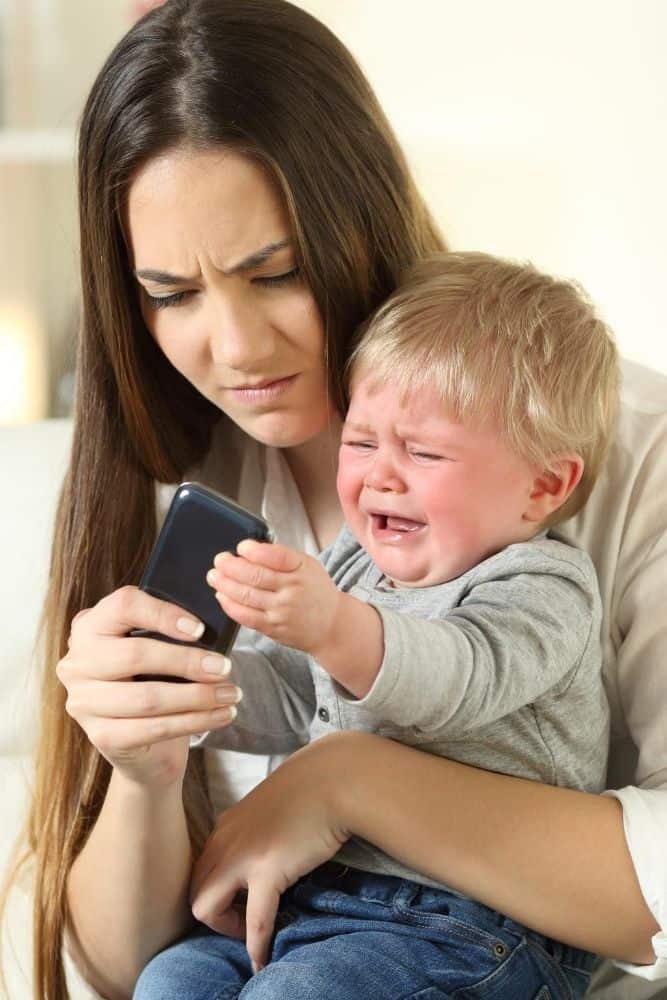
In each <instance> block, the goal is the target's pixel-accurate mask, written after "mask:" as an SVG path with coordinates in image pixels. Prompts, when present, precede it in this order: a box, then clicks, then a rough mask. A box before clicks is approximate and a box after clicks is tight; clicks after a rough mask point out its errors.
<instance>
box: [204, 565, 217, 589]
mask: <svg viewBox="0 0 667 1000" xmlns="http://www.w3.org/2000/svg"><path fill="white" fill-rule="evenodd" d="M206 582H207V583H210V584H211V586H212V587H215V588H216V589H217V586H218V574H217V573H216V571H215V570H214V569H210V570H209V571H208V573H207V574H206Z"/></svg>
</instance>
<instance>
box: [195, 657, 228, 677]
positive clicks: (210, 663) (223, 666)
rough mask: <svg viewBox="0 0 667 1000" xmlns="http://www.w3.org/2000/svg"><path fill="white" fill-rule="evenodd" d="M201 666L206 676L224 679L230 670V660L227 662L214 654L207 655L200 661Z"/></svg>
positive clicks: (224, 658)
mask: <svg viewBox="0 0 667 1000" xmlns="http://www.w3.org/2000/svg"><path fill="white" fill-rule="evenodd" d="M201 665H202V670H204V671H206V673H207V674H218V676H219V677H226V676H227V674H228V673H229V671H230V670H231V669H232V663H231V660H228V659H227V657H226V656H218V655H216V654H215V653H209V654H208V655H207V656H205V657H204V658H203V659H202V661H201Z"/></svg>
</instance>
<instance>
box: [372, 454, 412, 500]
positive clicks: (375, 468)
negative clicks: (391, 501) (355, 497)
mask: <svg viewBox="0 0 667 1000" xmlns="http://www.w3.org/2000/svg"><path fill="white" fill-rule="evenodd" d="M364 483H365V485H366V486H368V487H369V489H372V490H378V491H379V492H391V493H403V492H404V490H405V483H404V482H403V479H402V478H401V476H400V474H399V472H398V470H397V469H396V467H395V465H394V463H393V462H392V461H391V458H389V456H388V455H384V454H382V453H381V452H380V451H377V452H376V453H375V456H374V458H373V462H372V463H371V466H370V468H369V469H368V470H367V472H366V476H365V479H364Z"/></svg>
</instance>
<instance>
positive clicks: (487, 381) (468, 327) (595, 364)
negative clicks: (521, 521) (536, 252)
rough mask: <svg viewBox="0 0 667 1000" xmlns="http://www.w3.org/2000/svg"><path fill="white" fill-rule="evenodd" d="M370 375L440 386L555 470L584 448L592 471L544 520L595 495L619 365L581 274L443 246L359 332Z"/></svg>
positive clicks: (401, 385)
mask: <svg viewBox="0 0 667 1000" xmlns="http://www.w3.org/2000/svg"><path fill="white" fill-rule="evenodd" d="M367 372H372V377H373V381H375V382H377V383H378V384H383V383H386V382H390V383H391V384H392V385H395V386H397V388H398V390H399V392H401V393H402V394H403V395H406V394H409V393H413V392H415V391H419V390H420V389H423V388H424V387H426V386H435V388H436V391H437V392H438V394H439V395H440V397H441V399H442V401H443V406H444V407H445V409H446V411H447V413H448V414H449V415H450V416H451V417H452V418H453V419H455V420H457V421H459V422H461V423H466V424H469V425H479V424H481V423H484V422H486V421H489V420H491V421H492V422H493V425H494V427H496V428H497V430H498V432H499V433H500V434H501V436H502V438H503V440H504V441H505V442H506V444H507V445H508V446H509V447H510V448H511V449H512V450H513V451H514V452H515V453H516V454H518V455H520V456H521V457H522V458H524V459H526V460H528V461H530V462H532V463H535V464H537V465H539V466H541V467H543V468H545V469H548V468H549V467H550V463H551V462H552V461H553V459H554V458H555V457H556V456H558V455H559V454H564V453H571V452H576V453H577V454H578V455H580V456H581V458H582V459H583V461H584V473H583V476H582V479H581V481H580V483H579V485H578V486H577V487H576V489H575V490H574V491H573V493H572V494H571V496H570V497H569V499H568V500H567V501H566V502H565V504H563V506H562V507H561V508H560V509H559V510H558V511H556V512H555V513H554V514H552V515H551V516H550V517H549V518H548V519H547V520H546V521H545V522H544V524H545V526H546V525H549V524H555V523H558V522H560V521H563V520H565V519H566V518H568V517H571V516H572V515H573V514H574V513H576V511H577V510H579V509H580V507H582V506H583V504H584V503H585V501H586V500H587V498H588V496H589V494H590V492H591V490H592V488H593V485H594V483H595V480H596V478H597V476H598V473H599V471H600V468H601V465H602V462H603V460H604V456H605V453H606V450H607V447H608V443H609V438H610V435H611V432H612V429H613V425H614V420H615V416H616V409H617V399H618V387H619V371H618V355H617V351H616V347H615V344H614V341H613V339H612V336H611V333H610V331H609V329H608V327H607V326H606V324H605V323H604V322H603V321H602V320H601V319H600V318H599V317H598V316H597V315H596V312H595V309H594V307H593V305H592V303H591V302H590V300H589V299H588V297H587V296H586V294H585V292H584V291H583V289H582V288H581V287H580V286H579V285H577V284H575V283H574V282H572V281H567V280H563V279H558V278H554V277H550V276H548V275H545V274H541V273H540V272H539V271H537V270H536V269H535V268H534V267H533V266H532V265H531V264H527V263H520V262H514V261H508V260H501V259H499V258H497V257H492V256H490V255H488V254H483V253H440V254H434V255H433V256H430V257H428V258H427V259H425V260H423V261H420V262H419V263H418V264H416V265H415V266H413V267H412V268H411V269H410V270H409V272H408V273H407V274H406V275H405V278H404V280H403V281H402V283H401V285H400V286H399V288H398V289H397V290H396V291H395V292H394V293H393V294H392V295H391V296H390V297H389V299H388V300H387V301H386V302H385V303H384V304H383V305H382V306H381V307H380V308H379V309H378V311H377V312H376V313H375V314H374V315H373V316H372V317H371V318H370V320H368V321H367V322H366V323H365V324H364V325H363V327H362V328H361V329H360V331H359V333H358V340H357V344H356V346H355V349H354V351H353V353H352V355H351V357H350V361H349V363H348V367H347V375H348V379H349V380H351V381H352V383H353V382H354V379H355V378H357V377H358V376H359V375H360V373H367Z"/></svg>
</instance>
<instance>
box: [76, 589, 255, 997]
mask: <svg viewBox="0 0 667 1000" xmlns="http://www.w3.org/2000/svg"><path fill="white" fill-rule="evenodd" d="M134 628H140V629H145V630H147V631H150V632H159V633H161V634H163V635H166V636H170V637H173V638H174V639H177V638H180V639H184V638H185V637H186V636H189V637H190V638H191V639H192V638H194V637H195V636H196V635H197V634H198V633H200V631H201V629H202V628H203V626H201V624H199V626H198V623H197V622H196V621H189V620H188V618H187V616H184V615H183V611H182V609H181V608H178V607H177V606H175V605H171V604H168V603H167V602H164V601H160V600H158V599H157V598H154V597H152V596H150V595H148V594H145V593H144V592H143V591H140V590H138V589H137V588H136V587H124V588H121V589H120V590H117V591H115V592H114V593H113V594H110V595H109V596H108V597H106V598H104V599H103V600H101V601H100V602H99V603H98V604H97V605H96V606H95V607H94V608H91V609H88V610H86V611H84V612H80V613H79V614H78V615H77V616H76V618H75V619H74V621H73V623H72V631H71V636H70V640H69V649H68V652H67V654H66V655H65V656H64V657H63V659H61V660H60V662H59V663H58V666H57V675H58V678H59V680H60V681H61V683H62V684H63V685H64V686H65V688H66V689H67V702H66V709H67V712H68V713H69V715H71V716H72V718H73V719H75V720H76V722H77V723H78V724H79V725H80V726H81V727H82V729H83V730H84V731H85V733H86V735H87V737H88V739H89V740H90V742H91V743H92V744H93V745H94V746H95V747H96V748H97V750H98V751H99V753H100V754H102V755H103V756H104V757H105V758H106V760H107V761H108V762H109V764H110V765H111V768H112V771H111V778H110V782H109V787H108V789H107V793H106V796H105V801H104V803H103V806H102V808H101V811H100V814H99V816H98V817H97V820H96V822H95V825H94V827H93V829H92V831H91V833H90V835H89V837H88V839H87V841H86V843H85V845H84V847H83V848H82V850H81V852H80V854H79V855H78V857H77V859H76V860H75V862H74V864H73V865H72V868H71V870H70V872H69V874H68V879H67V900H68V931H69V938H70V941H69V947H70V951H71V953H72V957H73V958H74V959H75V961H76V962H77V964H78V965H79V966H80V967H81V970H82V971H83V973H84V975H85V976H86V977H87V978H88V979H89V981H90V982H91V984H92V985H93V986H95V987H96V988H97V989H98V990H99V991H100V992H101V993H102V994H103V995H104V996H105V997H107V998H109V1000H117V998H118V1000H120V998H125V997H129V996H130V995H131V993H132V989H133V987H134V983H135V981H136V979H137V977H138V975H139V973H140V972H141V970H142V968H143V966H144V965H145V964H146V962H147V961H148V960H149V959H150V958H152V956H153V955H154V954H155V953H156V952H157V951H159V950H160V949H161V948H163V947H164V946H165V945H166V944H168V943H169V942H170V941H172V940H173V939H174V938H175V937H176V936H177V935H179V934H180V933H182V932H184V931H185V930H186V929H187V927H188V926H189V923H190V921H191V916H190V913H189V910H188V906H187V887H188V882H189V875H190V868H191V864H192V858H191V851H190V841H189V836H188V831H187V826H186V819H185V809H184V805H183V780H184V775H185V770H186V764H187V759H188V746H189V738H190V736H191V735H193V734H195V733H200V732H202V731H206V730H208V729H212V728H214V727H218V726H224V725H228V724H229V722H230V721H231V719H232V718H233V716H234V712H235V709H234V707H233V704H234V702H235V701H236V700H237V694H238V692H237V690H236V688H235V687H234V686H233V685H231V684H229V683H227V682H226V681H225V680H224V678H225V677H226V675H227V671H228V664H227V662H226V661H225V659H224V657H222V656H218V655H212V654H210V653H208V652H207V651H206V650H202V649H199V648H197V647H193V646H189V645H187V644H180V643H178V644H177V643H166V642H161V641H159V640H156V639H148V638H140V637H128V635H127V633H128V632H129V631H130V630H131V629H134ZM139 674H143V675H146V676H149V675H151V674H158V675H160V676H161V675H169V676H173V677H175V678H179V677H180V678H185V679H187V680H189V681H190V682H191V683H189V684H173V683H172V684H170V683H168V682H166V681H165V680H156V681H150V680H146V681H140V682H137V681H135V680H134V677H135V676H136V675H139Z"/></svg>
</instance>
